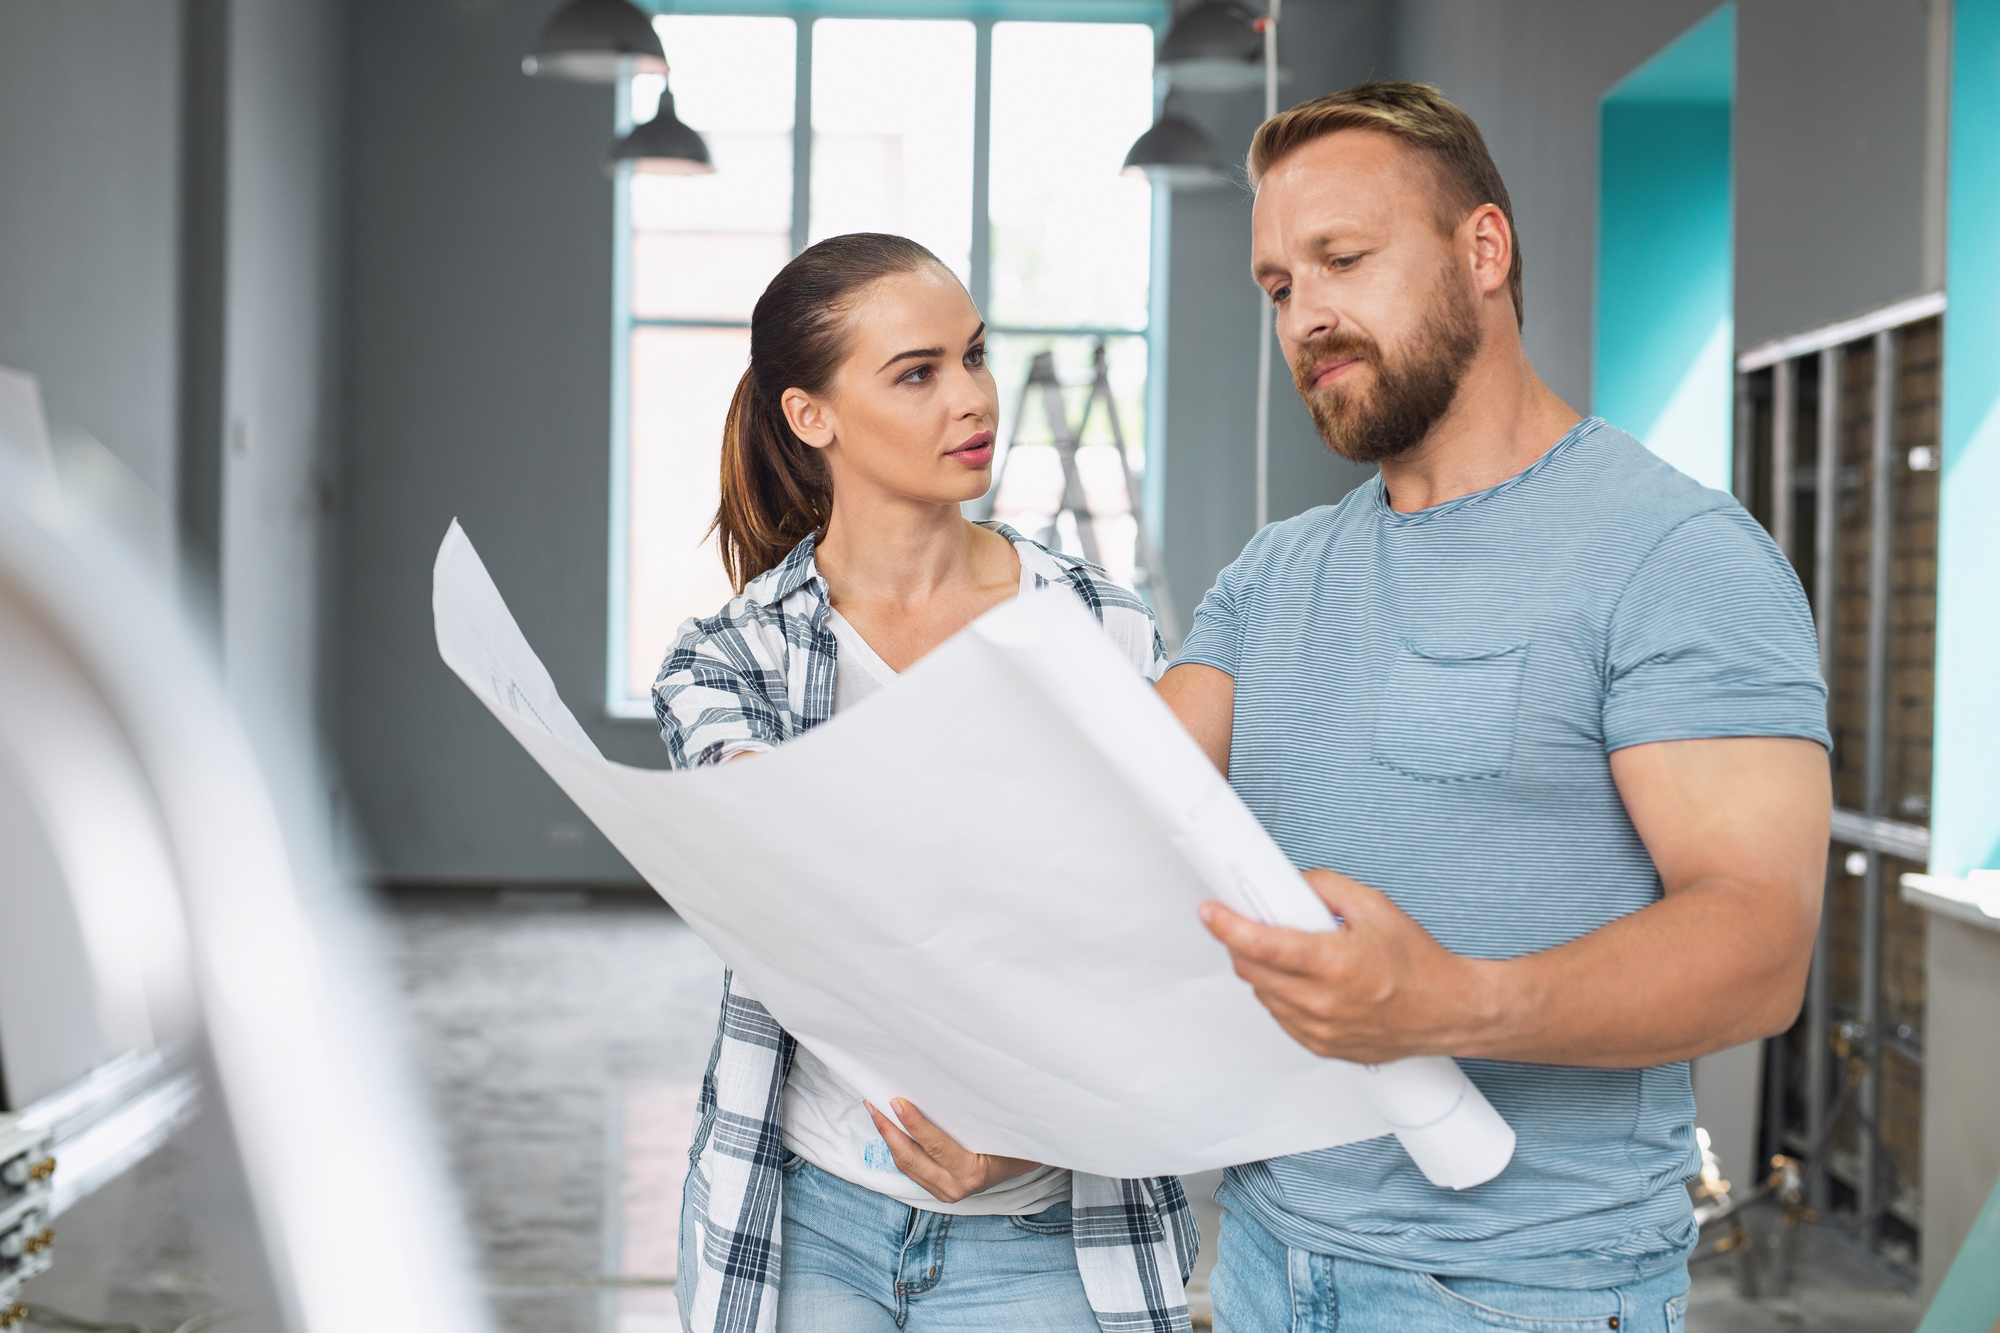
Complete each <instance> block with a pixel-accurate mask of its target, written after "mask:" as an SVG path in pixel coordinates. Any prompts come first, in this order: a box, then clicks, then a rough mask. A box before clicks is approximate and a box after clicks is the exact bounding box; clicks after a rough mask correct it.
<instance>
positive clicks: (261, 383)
mask: <svg viewBox="0 0 2000 1333" xmlns="http://www.w3.org/2000/svg"><path fill="white" fill-rule="evenodd" d="M340 15H341V5H340V3H339V0H182V3H179V4H171V3H163V2H161V0H63V2H62V3H60V4H54V3H49V2H48V0H0V364H10V365H15V366H20V367H22V368H24V369H27V370H31V371H33V372H35V373H36V374H37V375H39V376H40V377H41V381H42V389H43V398H44V403H45V405H46V408H47V410H48V415H49V417H50V419H51V422H52V423H53V424H54V425H56V426H57V427H58V429H60V428H61V427H62V426H65V425H67V426H73V427H77V428H80V429H82V430H84V431H87V432H88V433H90V434H91V435H93V436H95V437H97V438H98V439H99V440H101V441H102V442H103V444H104V445H106V446H107V447H108V448H109V449H110V450H111V451H112V452H113V453H114V454H116V455H117V456H118V457H119V458H120V459H121V460H122V461H123V462H124V463H125V464H126V466H127V467H128V468H129V469H130V470H131V471H132V473H133V474H135V475H136V476H137V477H138V478H139V480H140V481H141V482H143V483H144V485H145V487H147V488H149V489H150V490H151V491H152V492H153V494H154V496H155V497H156V498H157V503H158V509H159V514H160V518H161V522H162V524H164V522H165V516H166V515H169V514H173V513H175V512H177V511H178V512H179V513H180V514H181V515H182V516H183V518H186V517H187V516H188V515H189V514H190V513H195V514H199V515H203V516H204V517H203V519H202V521H200V522H198V523H197V524H196V525H195V526H197V527H199V528H201V529H202V531H199V532H196V533H193V534H191V535H192V536H193V537H194V538H195V540H194V541H193V543H192V545H193V546H194V547H195V548H205V549H198V550H197V552H196V559H195V561H194V566H193V569H192V570H191V571H190V572H191V580H190V581H191V582H192V584H193V585H194V587H193V589H192V591H193V593H194V596H193V599H192V600H193V601H194V602H195V603H196V604H197V607H198V609H199V610H200V611H201V612H202V613H203V614H205V615H207V616H211V617H214V618H216V620H217V622H218V623H216V624H214V625H212V626H211V627H210V628H211V629H213V630H215V631H216V632H217V647H218V649H219V657H220V660H221V663H222V666H223V669H224V674H225V677H226V679H227V681H228V685H229V688H230V692H231V695H232V697H233V698H234V699H235V701H236V702H237V704H238V705H239V707H240V708H241V709H242V711H243V713H244V714H245V716H246V718H247V719H248V720H249V722H250V723H251V730H252V734H253V736H255V737H256V738H257V739H258V740H259V741H260V742H261V743H264V744H266V745H270V746H278V747H282V748H283V750H284V752H285V755H284V757H285V758H286V760H287V761H288V762H289V763H296V761H297V759H298V757H299V756H300V755H301V754H305V755H307V756H310V755H311V754H312V753H313V751H314V749H315V745H316V740H317V730H318V717H317V703H318V700H319V697H320V693H321V692H320V684H319V683H320V677H321V672H320V670H319V655H320V646H319V645H320V644H321V642H322V637H323V636H322V635H321V632H320V630H321V626H320V620H321V613H322V609H323V607H324V604H325V601H326V597H325V583H326V574H327V561H326V559H325V552H326V542H325V530H326V527H327V524H326V523H325V522H324V521H323V516H324V513H325V511H326V509H327V506H328V503H329V501H330V497H331V491H330V488H329V486H328V484H327V476H328V469H327V467H326V465H325V455H326V451H327V450H328V448H329V447H330V445H331V443H332V437H333V431H332V429H331V406H332V403H333V401H334V396H333V394H332V393H331V392H330V389H331V387H332V377H333V375H334V374H335V368H336V367H337V366H338V356H337V352H338V337H337V328H336V325H337V320H338V301H337V285H338V284H337V279H336V270H335V268H334V261H335V260H336V259H337V258H338V254H337V248H336V246H335V244H334V241H335V237H336V234H337V232H336V227H337V223H338V221H339V217H340V210H339V206H338V202H337V185H338V181H339V176H340V152H339V137H338V131H339V125H340V111H339V93H340V77H341V73H342V64H341V52H342V41H341V37H342V25H341V23H340V22H339V19H340ZM207 399H213V403H212V405H211V406H212V410H210V411H206V412H205V411H202V410H198V405H199V404H201V403H202V402H203V401H204V400H207ZM225 423H226V425H225ZM225 429H226V430H227V433H228V435H229V438H230V439H231V441H232V442H233V445H234V447H229V448H225V447H224V444H223V441H222V439H221V438H220V437H221V436H222V435H223V434H224V432H225ZM203 458H206V459H209V460H211V462H212V464H213V465H212V466H208V467H205V468H204V467H191V466H190V463H191V460H196V459H203ZM190 478H192V479H193V483H194V485H195V486H197V487H202V488H206V489H207V490H208V491H210V492H212V493H211V494H207V495H198V494H192V493H190V490H189V480H190ZM217 548H219V549H220V551H221V561H220V567H219V571H218V567H217V564H216V560H215V551H216V549H217ZM151 553H152V554H154V555H156V556H157V557H158V558H159V560H160V561H161V563H162V565H163V566H164V565H168V564H171V563H172V562H173V561H174V558H175V552H174V550H173V543H172V542H171V540H167V541H165V542H163V543H162V545H161V549H158V550H157V551H152V552H151ZM172 572H173V571H172V570H169V569H164V568H163V570H162V573H163V575H171V574H172ZM218 572H219V574H220V581H219V586H218V585H217V581H216V576H217V574H218ZM307 766H308V767H310V766H311V765H310V762H309V763H308V765H307Z"/></svg>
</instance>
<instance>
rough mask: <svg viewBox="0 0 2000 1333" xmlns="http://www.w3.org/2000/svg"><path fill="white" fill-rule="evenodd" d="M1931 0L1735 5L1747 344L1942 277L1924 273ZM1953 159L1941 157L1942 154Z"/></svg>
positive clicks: (1739, 225)
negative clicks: (1739, 8)
mask: <svg viewBox="0 0 2000 1333" xmlns="http://www.w3.org/2000/svg"><path fill="white" fill-rule="evenodd" d="M1929 9H1930V6H1929V5H1928V4H1926V2H1925V0H1748V2H1747V3H1745V4H1744V5H1743V7H1742V9H1741V11H1740V14H1739V17H1738V19H1737V69H1736V116H1737V126H1736V344H1737V346H1738V347H1749V346H1752V345H1754V344H1756V343H1759V342H1763V341H1765V340H1766V339H1769V338H1773V337H1776V336H1778V335H1780V334H1785V333H1794V332H1797V331H1799V330H1801V329H1807V328H1811V327H1813V326H1814V325H1816V324H1825V323H1828V322H1830V321H1832V320H1835V319H1839V318H1841V317H1842V316H1845V315H1851V314H1854V313H1856V312H1858V311H1862V310H1866V309H1868V308H1869V307H1871V306H1878V305H1883V304H1885V303H1887V302H1889V301H1894V300H1897V299H1899V298H1901V297H1905V296H1913V295H1915V294H1917V293H1918V292H1921V291H1925V290H1927V289H1935V288H1936V287H1938V286H1939V285H1940V284H1941V282H1942V277H1943V270H1942V266H1941V264H1940V265H1939V266H1938V268H1937V271H1936V272H1935V273H1934V274H1932V275H1930V276H1928V277H1927V276H1926V274H1925V247H1926V231H1927V228H1930V227H1933V226H1934V227H1936V228H1937V230H1938V231H1939V233H1940V235H1941V233H1942V224H1943V219H1942V217H1938V218H1935V219H1927V218H1926V216H1925V212H1926V210H1925V188H1926V180H1925V170H1926V165H1927V158H1929V157H1931V156H1932V154H1931V153H1930V152H1929V150H1928V144H1927V136H1928V135H1929V134H1931V133H1932V132H1933V131H1934V130H1936V129H1941V127H1933V126H1931V125H1930V124H1929V122H1928V119H1927V117H1926V114H1925V111H1926V107H1925V102H1926V97H1925V93H1926V87H1927V78H1928V69H1927V59H1926V55H1927V49H1926V48H1927V39H1928V36H1929V33H1928V17H1929ZM1931 166H1932V170H1933V171H1934V173H1937V174H1940V175H1941V173H1942V164H1941V162H1933V163H1932V164H1931Z"/></svg>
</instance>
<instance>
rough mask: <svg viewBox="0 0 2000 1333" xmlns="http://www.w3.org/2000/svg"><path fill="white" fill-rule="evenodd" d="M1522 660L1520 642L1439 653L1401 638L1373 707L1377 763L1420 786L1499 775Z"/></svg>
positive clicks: (1510, 750) (1517, 706) (1507, 755)
mask: <svg viewBox="0 0 2000 1333" xmlns="http://www.w3.org/2000/svg"><path fill="white" fill-rule="evenodd" d="M1527 661H1528V645H1527V644H1525V643H1517V644H1512V645H1510V646H1508V647H1505V648H1491V649H1486V650H1483V651H1476V652H1463V653H1443V652H1431V651H1429V650H1427V649H1423V648H1419V647H1418V646H1417V645H1415V644H1413V643H1411V642H1409V641H1408V640H1407V639H1406V640H1404V641H1403V644H1402V646H1401V647H1400V648H1398V649H1397V650H1396V660H1395V661H1394V662H1393V663H1391V664H1390V667H1389V678H1388V679H1387V680H1386V681H1384V682H1383V685H1382V697H1381V699H1380V700H1379V701H1378V702H1377V703H1376V705H1375V732H1374V736H1373V738H1372V740H1371V746H1370V752H1371V754H1372V755H1373V756H1374V758H1375V760H1376V762H1377V763H1381V764H1386V765H1388V766H1389V767H1390V768H1393V769H1395V770H1396V771H1397V772H1398V773H1404V774H1407V775H1409V776H1410V777H1413V778H1418V779H1421V780H1422V781H1425V782H1465V781H1469V780H1472V779H1476V778H1497V777H1501V776H1503V775H1505V773H1506V772H1507V768H1508V765H1510V764H1511V763H1512V762H1513V759H1514V727H1515V723H1516V720H1517V719H1518V717H1519V715H1520V711H1521V673H1522V671H1523V669H1524V668H1525V667H1526V665H1527Z"/></svg>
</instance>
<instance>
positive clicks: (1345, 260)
mask: <svg viewBox="0 0 2000 1333" xmlns="http://www.w3.org/2000/svg"><path fill="white" fill-rule="evenodd" d="M1326 262H1327V266H1328V267H1329V268H1353V267H1354V266H1355V265H1356V264H1358V263H1360V262H1361V256H1360V255H1335V256H1334V257H1333V258H1331V259H1329V260H1327V261H1326Z"/></svg>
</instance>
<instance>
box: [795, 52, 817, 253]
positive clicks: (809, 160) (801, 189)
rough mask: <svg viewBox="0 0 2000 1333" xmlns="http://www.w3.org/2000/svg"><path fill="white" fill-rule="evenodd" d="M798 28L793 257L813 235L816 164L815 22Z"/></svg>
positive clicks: (804, 246)
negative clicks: (814, 156) (814, 165)
mask: <svg viewBox="0 0 2000 1333" xmlns="http://www.w3.org/2000/svg"><path fill="white" fill-rule="evenodd" d="M793 22H795V23H796V24H798V31H799V35H798V41H797V43H796V46H795V49H796V50H797V52H798V74H797V77H796V79H795V80H794V82H793V84H792V253H793V254H795V255H796V254H797V253H799V251H801V250H803V249H805V248H806V242H807V239H808V238H809V237H810V236H811V235H812V164H813V21H812V19H811V18H810V17H806V18H798V19H794V20H793Z"/></svg>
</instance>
